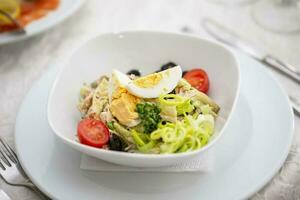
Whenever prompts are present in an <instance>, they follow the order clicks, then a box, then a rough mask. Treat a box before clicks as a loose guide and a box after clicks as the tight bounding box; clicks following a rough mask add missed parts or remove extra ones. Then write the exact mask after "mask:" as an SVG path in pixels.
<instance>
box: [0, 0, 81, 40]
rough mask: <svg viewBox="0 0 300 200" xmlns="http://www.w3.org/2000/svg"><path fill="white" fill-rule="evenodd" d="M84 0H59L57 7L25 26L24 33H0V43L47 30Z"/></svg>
mask: <svg viewBox="0 0 300 200" xmlns="http://www.w3.org/2000/svg"><path fill="white" fill-rule="evenodd" d="M84 2H85V0H60V5H59V7H58V8H57V9H56V10H54V11H51V12H49V14H47V15H46V16H45V17H42V18H41V19H38V20H35V21H33V22H32V23H30V24H29V25H27V26H26V27H25V30H26V33H25V34H13V33H10V32H7V33H0V45H2V44H7V43H12V42H17V41H20V40H24V39H26V38H29V37H32V36H34V35H36V34H39V33H42V32H44V31H47V30H48V29H50V28H51V27H53V26H55V25H57V24H59V23H61V22H62V21H64V20H65V19H66V18H68V17H70V16H71V15H72V14H73V13H75V12H76V11H77V10H78V9H79V8H80V7H81V5H82V4H83V3H84Z"/></svg>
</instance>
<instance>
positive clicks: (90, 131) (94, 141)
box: [77, 118, 109, 148]
mask: <svg viewBox="0 0 300 200" xmlns="http://www.w3.org/2000/svg"><path fill="white" fill-rule="evenodd" d="M77 134H78V138H79V141H80V143H82V144H86V145H89V146H92V147H99V148H101V147H102V146H103V145H105V144H107V143H108V141H109V130H108V128H107V126H106V125H105V124H104V123H103V122H101V121H99V120H95V119H88V118H87V119H83V120H81V121H80V122H79V123H78V126H77Z"/></svg>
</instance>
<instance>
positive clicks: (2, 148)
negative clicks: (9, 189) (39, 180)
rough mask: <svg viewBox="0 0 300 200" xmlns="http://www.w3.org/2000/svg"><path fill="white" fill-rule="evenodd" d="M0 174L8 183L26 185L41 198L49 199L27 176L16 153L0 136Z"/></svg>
mask: <svg viewBox="0 0 300 200" xmlns="http://www.w3.org/2000/svg"><path fill="white" fill-rule="evenodd" d="M0 176H1V177H2V178H3V180H4V181H5V182H6V183H7V184H9V185H12V186H20V187H26V188H28V189H31V190H32V191H34V192H35V193H36V194H37V195H39V196H40V197H41V198H42V199H47V200H48V199H50V198H49V197H47V196H46V195H45V194H44V193H43V192H41V191H40V190H39V189H38V187H36V186H35V185H34V184H33V183H32V182H31V180H30V179H29V178H28V177H27V175H26V174H25V172H24V170H23V169H22V167H21V165H20V162H19V160H18V157H17V155H16V153H15V152H14V151H13V150H12V148H11V147H10V146H9V145H8V144H7V143H6V142H5V141H4V140H3V139H2V138H0Z"/></svg>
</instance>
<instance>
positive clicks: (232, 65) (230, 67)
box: [48, 32, 240, 167]
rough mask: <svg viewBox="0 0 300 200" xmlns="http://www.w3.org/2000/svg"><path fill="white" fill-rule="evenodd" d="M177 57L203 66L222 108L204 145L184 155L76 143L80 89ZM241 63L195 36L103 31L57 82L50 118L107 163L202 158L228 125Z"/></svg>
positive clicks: (60, 132) (72, 141)
mask: <svg viewBox="0 0 300 200" xmlns="http://www.w3.org/2000/svg"><path fill="white" fill-rule="evenodd" d="M169 61H173V62H175V63H177V64H179V65H181V66H182V68H183V70H189V69H192V68H195V67H201V68H204V69H205V71H206V72H207V73H208V75H209V78H210V83H211V86H210V92H209V96H210V97H211V98H212V99H213V100H214V101H216V102H217V103H218V104H219V105H220V107H221V111H220V113H219V117H218V118H217V120H216V129H215V133H214V136H213V138H212V139H211V141H210V142H209V143H208V144H207V145H206V146H205V147H203V148H202V149H199V150H196V151H193V152H188V153H180V154H162V155H154V154H153V155H148V154H138V153H126V152H117V151H109V150H103V149H98V148H93V147H89V146H86V145H83V144H80V143H79V142H77V141H76V127H77V123H78V121H79V120H80V113H79V111H78V110H77V107H76V106H77V103H78V98H79V89H80V87H81V86H82V83H84V82H91V81H93V80H95V79H97V78H98V77H99V76H100V75H102V74H109V73H110V72H111V70H112V69H114V68H117V69H119V70H121V71H123V72H127V71H128V70H130V69H140V70H141V71H142V73H143V74H146V73H152V72H154V71H155V70H157V69H158V68H159V66H161V65H162V64H164V63H166V62H169ZM239 83H240V81H239V65H238V63H237V61H236V59H235V57H234V55H233V53H231V51H230V50H228V49H227V48H225V47H223V46H222V45H220V44H217V43H215V42H212V41H209V40H206V39H202V38H199V37H195V36H187V35H182V34H172V33H159V32H125V33H117V34H104V35H100V36H98V37H96V38H94V39H92V40H90V41H88V42H87V43H85V44H84V45H83V46H82V47H81V48H79V49H78V50H77V51H75V53H74V54H73V56H71V58H70V59H69V62H68V63H67V64H66V65H65V66H64V67H63V69H62V70H61V72H60V73H59V75H58V76H57V79H56V80H55V82H54V84H53V87H52V90H51V92H50V95H49V100H48V120H49V124H50V126H51V127H52V129H53V131H54V132H55V134H56V135H57V136H58V138H60V139H61V140H62V141H63V142H64V143H66V144H68V145H70V146H71V147H73V148H74V149H77V150H78V151H81V152H82V153H84V154H88V155H90V156H93V157H96V158H100V159H102V160H105V161H107V162H112V163H116V164H120V165H128V166H135V167H159V166H167V165H173V164H177V163H181V162H184V161H186V160H188V159H191V158H193V157H195V156H198V155H199V156H201V155H203V154H204V153H205V152H207V150H208V149H209V148H210V147H212V146H213V145H215V144H216V141H217V140H218V139H219V138H220V136H221V135H222V133H223V130H224V128H225V126H226V125H227V124H228V122H229V120H230V118H231V113H232V111H233V109H234V107H235V104H236V101H237V96H238V93H239Z"/></svg>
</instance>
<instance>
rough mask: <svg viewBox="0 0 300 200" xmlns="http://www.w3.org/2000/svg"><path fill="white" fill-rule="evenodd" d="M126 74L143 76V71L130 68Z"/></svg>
mask: <svg viewBox="0 0 300 200" xmlns="http://www.w3.org/2000/svg"><path fill="white" fill-rule="evenodd" d="M126 74H128V75H131V74H134V75H136V76H141V72H140V71H139V70H137V69H132V70H129V71H128V72H127V73H126Z"/></svg>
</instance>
